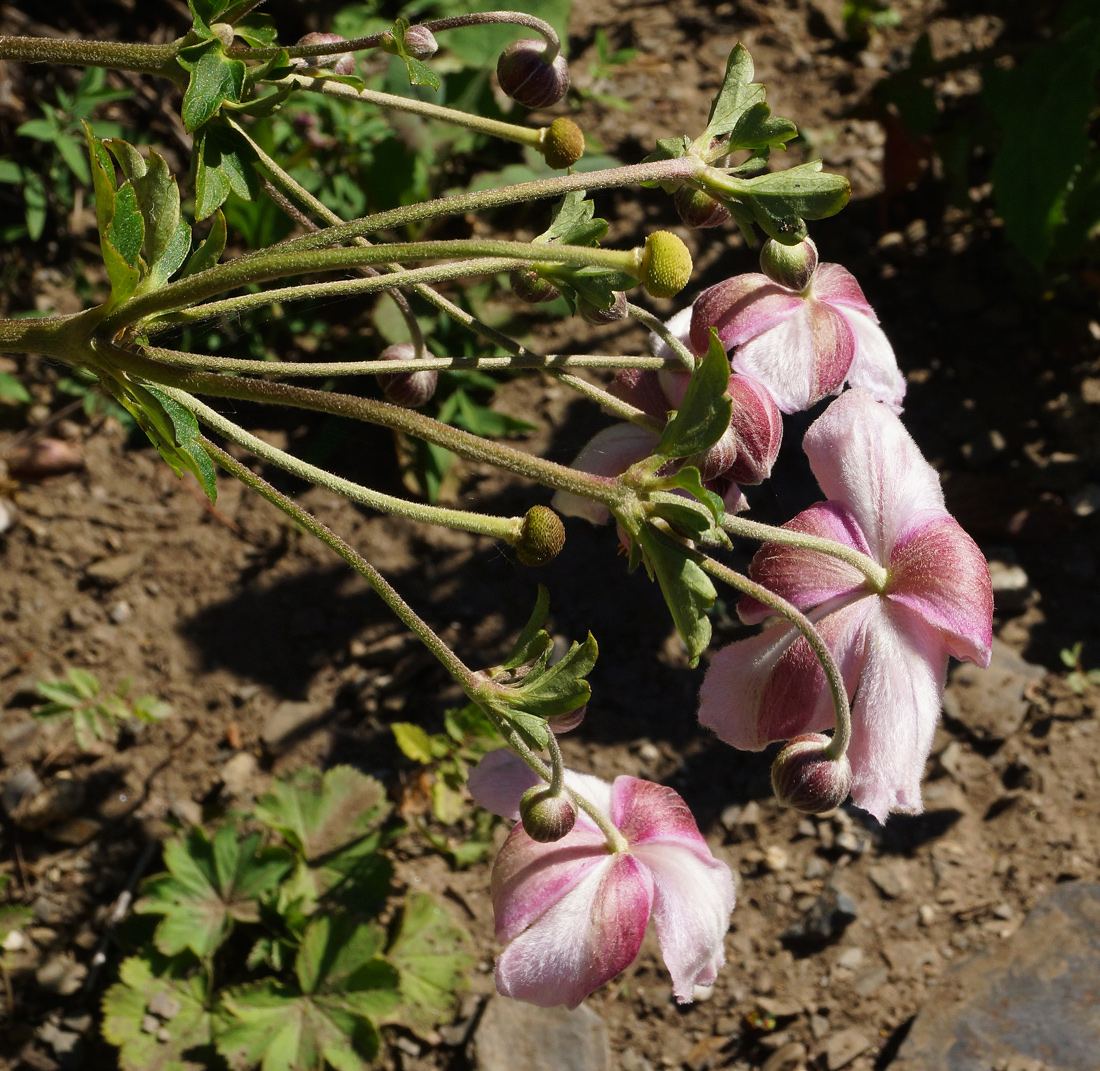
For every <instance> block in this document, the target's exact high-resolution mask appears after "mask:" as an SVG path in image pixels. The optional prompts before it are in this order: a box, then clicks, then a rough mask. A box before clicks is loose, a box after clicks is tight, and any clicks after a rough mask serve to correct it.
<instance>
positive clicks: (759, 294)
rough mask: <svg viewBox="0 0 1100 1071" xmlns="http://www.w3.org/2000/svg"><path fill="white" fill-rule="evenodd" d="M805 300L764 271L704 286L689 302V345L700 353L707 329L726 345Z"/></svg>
mask: <svg viewBox="0 0 1100 1071" xmlns="http://www.w3.org/2000/svg"><path fill="white" fill-rule="evenodd" d="M803 304H804V302H803V300H802V298H801V296H800V295H798V294H796V293H795V292H794V291H793V290H788V289H787V288H786V287H785V286H779V285H778V284H777V283H773V282H772V281H771V280H770V279H769V278H768V277H767V276H766V275H760V274H749V275H735V276H734V277H733V278H732V279H726V280H725V281H724V282H721V283H718V284H717V285H715V286H712V287H711V288H710V289H709V290H704V291H703V292H702V293H701V294H700V295H699V296H698V297H697V298H696V299H695V304H694V305H693V306H692V315H691V348H692V349H693V350H694V351H695V352H696V353H699V354H702V353H706V352H707V348H708V347H709V346H710V329H711V328H712V327H715V328H717V329H718V337H719V338H720V339H721V340H722V345H724V346H725V347H726V349H727V350H728V349H732V348H733V347H734V346H740V345H741V344H742V343H744V342H747V341H748V340H749V339H750V338H754V337H755V336H756V335H759V334H760V333H761V332H763V331H767V330H769V329H771V328H773V327H775V326H776V324H781V323H783V321H784V320H787V319H788V318H789V317H791V316H793V315H794V314H795V313H796V312H798V310H799V309H800V308H802V306H803Z"/></svg>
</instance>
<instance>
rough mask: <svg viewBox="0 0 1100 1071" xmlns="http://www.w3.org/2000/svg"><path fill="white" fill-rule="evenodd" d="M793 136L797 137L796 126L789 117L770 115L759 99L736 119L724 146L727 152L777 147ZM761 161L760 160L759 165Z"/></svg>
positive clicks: (766, 106)
mask: <svg viewBox="0 0 1100 1071" xmlns="http://www.w3.org/2000/svg"><path fill="white" fill-rule="evenodd" d="M795 137H798V127H796V126H795V125H794V123H792V122H791V121H790V119H784V118H782V117H781V116H778V115H772V110H771V108H769V107H768V105H767V104H765V103H764V102H763V101H760V102H759V103H757V104H754V105H753V106H752V107H751V108H749V109H748V110H747V111H746V112H745V114H744V115H742V116H741V118H740V119H739V120H738V121H737V123H736V124H735V125H734V127H733V130H732V131H730V135H729V141H728V142H727V144H726V145H725V146H724V148H725V149H726V151H728V152H734V151H736V150H738V149H758V150H759V149H763V148H764V147H765V146H768V147H779V146H782V145H783V144H784V143H785V142H788V141H790V140H791V138H795ZM765 159H766V157H765ZM763 162H764V161H763V160H761V161H760V165H761V166H762V165H763Z"/></svg>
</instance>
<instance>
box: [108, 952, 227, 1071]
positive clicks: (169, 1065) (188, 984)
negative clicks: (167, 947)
mask: <svg viewBox="0 0 1100 1071" xmlns="http://www.w3.org/2000/svg"><path fill="white" fill-rule="evenodd" d="M185 969H186V967H185V965H184V964H182V963H180V962H179V961H175V962H173V961H170V960H165V959H163V958H162V957H160V956H157V955H156V954H155V953H154V954H153V955H152V956H151V957H150V958H148V959H147V958H144V957H140V956H131V957H130V958H129V959H126V960H123V962H122V966H121V967H120V968H119V981H118V982H116V983H115V984H114V985H113V986H111V987H110V988H109V989H108V990H107V992H106V993H105V994H104V995H103V1025H102V1031H103V1036H104V1038H105V1039H106V1040H107V1041H108V1042H110V1043H111V1044H112V1045H117V1046H119V1049H120V1052H119V1057H118V1063H119V1067H120V1069H121V1071H198V1069H199V1068H201V1067H208V1066H210V1059H211V1058H212V1057H213V1055H214V1054H213V1052H212V1050H211V1026H212V1019H211V1016H210V1013H209V1012H208V1011H207V1010H206V1005H207V1001H208V999H209V992H208V990H207V988H206V984H205V981H204V975H203V973H202V972H196V973H194V974H192V975H191V976H190V977H187V976H186V975H185V974H184V971H185ZM154 998H158V999H157V1000H156V1003H155V1004H154V1006H155V1007H158V1008H159V1007H163V1006H164V1002H165V999H166V998H167V1000H169V1001H175V1002H176V1003H177V1004H178V1005H179V1010H178V1011H177V1012H176V1013H175V1015H173V1016H172V1017H171V1018H170V1019H167V1020H163V1019H161V1018H160V1017H158V1016H157V1015H156V1014H154V1013H152V1012H150V1010H149V1004H150V1002H151V1001H153V1000H154ZM150 1016H151V1017H152V1019H153V1020H154V1021H155V1022H157V1023H158V1026H159V1027H160V1028H162V1029H164V1030H165V1032H166V1035H167V1039H166V1040H163V1041H162V1040H161V1038H160V1037H159V1036H158V1033H159V1030H154V1031H152V1032H150V1031H149V1030H148V1029H147V1025H148V1022H147V1020H148V1017H150Z"/></svg>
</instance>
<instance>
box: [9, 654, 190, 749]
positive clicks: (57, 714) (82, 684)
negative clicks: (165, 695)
mask: <svg viewBox="0 0 1100 1071" xmlns="http://www.w3.org/2000/svg"><path fill="white" fill-rule="evenodd" d="M133 686H134V682H133V679H132V678H130V677H125V678H124V679H123V680H122V683H121V684H119V686H118V688H116V689H115V691H114V692H106V691H104V690H103V688H102V687H101V685H100V683H99V678H98V677H96V676H95V675H94V674H92V673H89V672H88V671H87V670H86V669H76V668H75V667H74V668H72V669H70V670H68V672H67V673H66V675H65V677H64V679H62V680H53V681H38V683H37V684H35V686H34V687H35V691H36V692H38V694H39V695H40V696H42V698H43V699H45V700H47V702H45V703H43V704H42V705H41V706H39V707H35V709H34V710H33V711H31V713H32V715H33V716H34V717H36V718H38V719H39V720H41V721H70V720H71V721H72V725H73V732H74V733H75V735H76V742H77V746H78V747H80V748H81V749H82V750H84V751H87V750H88V749H89V748H91V747H92V746H93V743H94V741H96V740H107V739H113V738H114V737H115V736H116V735H117V733H118V729H119V726H120V725H123V724H130V723H133V722H138V723H139V724H146V725H147V724H150V723H153V722H158V721H163V720H164V719H165V718H166V717H168V715H169V714H171V713H172V708H171V707H170V706H169V705H168V704H167V703H165V702H162V701H161V700H160V699H158V698H157V697H156V696H155V695H143V696H139V697H138V698H136V699H134V698H131V695H130V693H131V691H132V690H133Z"/></svg>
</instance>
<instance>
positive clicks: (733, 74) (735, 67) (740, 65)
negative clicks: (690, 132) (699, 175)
mask: <svg viewBox="0 0 1100 1071" xmlns="http://www.w3.org/2000/svg"><path fill="white" fill-rule="evenodd" d="M754 74H755V70H754V68H753V63H752V57H751V56H750V55H749V52H748V49H746V48H745V46H744V45H742V44H741V43H740V42H738V43H737V44H736V45H735V46H734V48H733V51H732V52H731V53H730V54H729V59H728V60H727V61H726V73H725V76H724V77H723V79H722V88H721V89H719V90H718V93H717V95H716V96H715V98H714V100H713V101H711V105H710V114H709V115H708V117H707V128H706V130H704V131H703V133H702V134H701V135H700V136H699V137H698V138H697V139H696V141H695V145H696V146H697V147H700V148H701V149H702V150H703V151H706V150H707V149H708V148H709V146H710V142H711V139H713V138H720V137H723V136H724V135H726V134H728V133H729V132H730V131H731V130H733V128H734V127H735V126H736V125H737V123H738V122H739V121H740V119H741V117H742V116H743V115H744V114H745V112H747V111H748V110H749V109H750V108H751V107H752V106H753V105H754V104H758V103H760V102H761V101H763V99H764V87H763V86H762V85H760V83H759V82H753V76H754Z"/></svg>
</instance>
